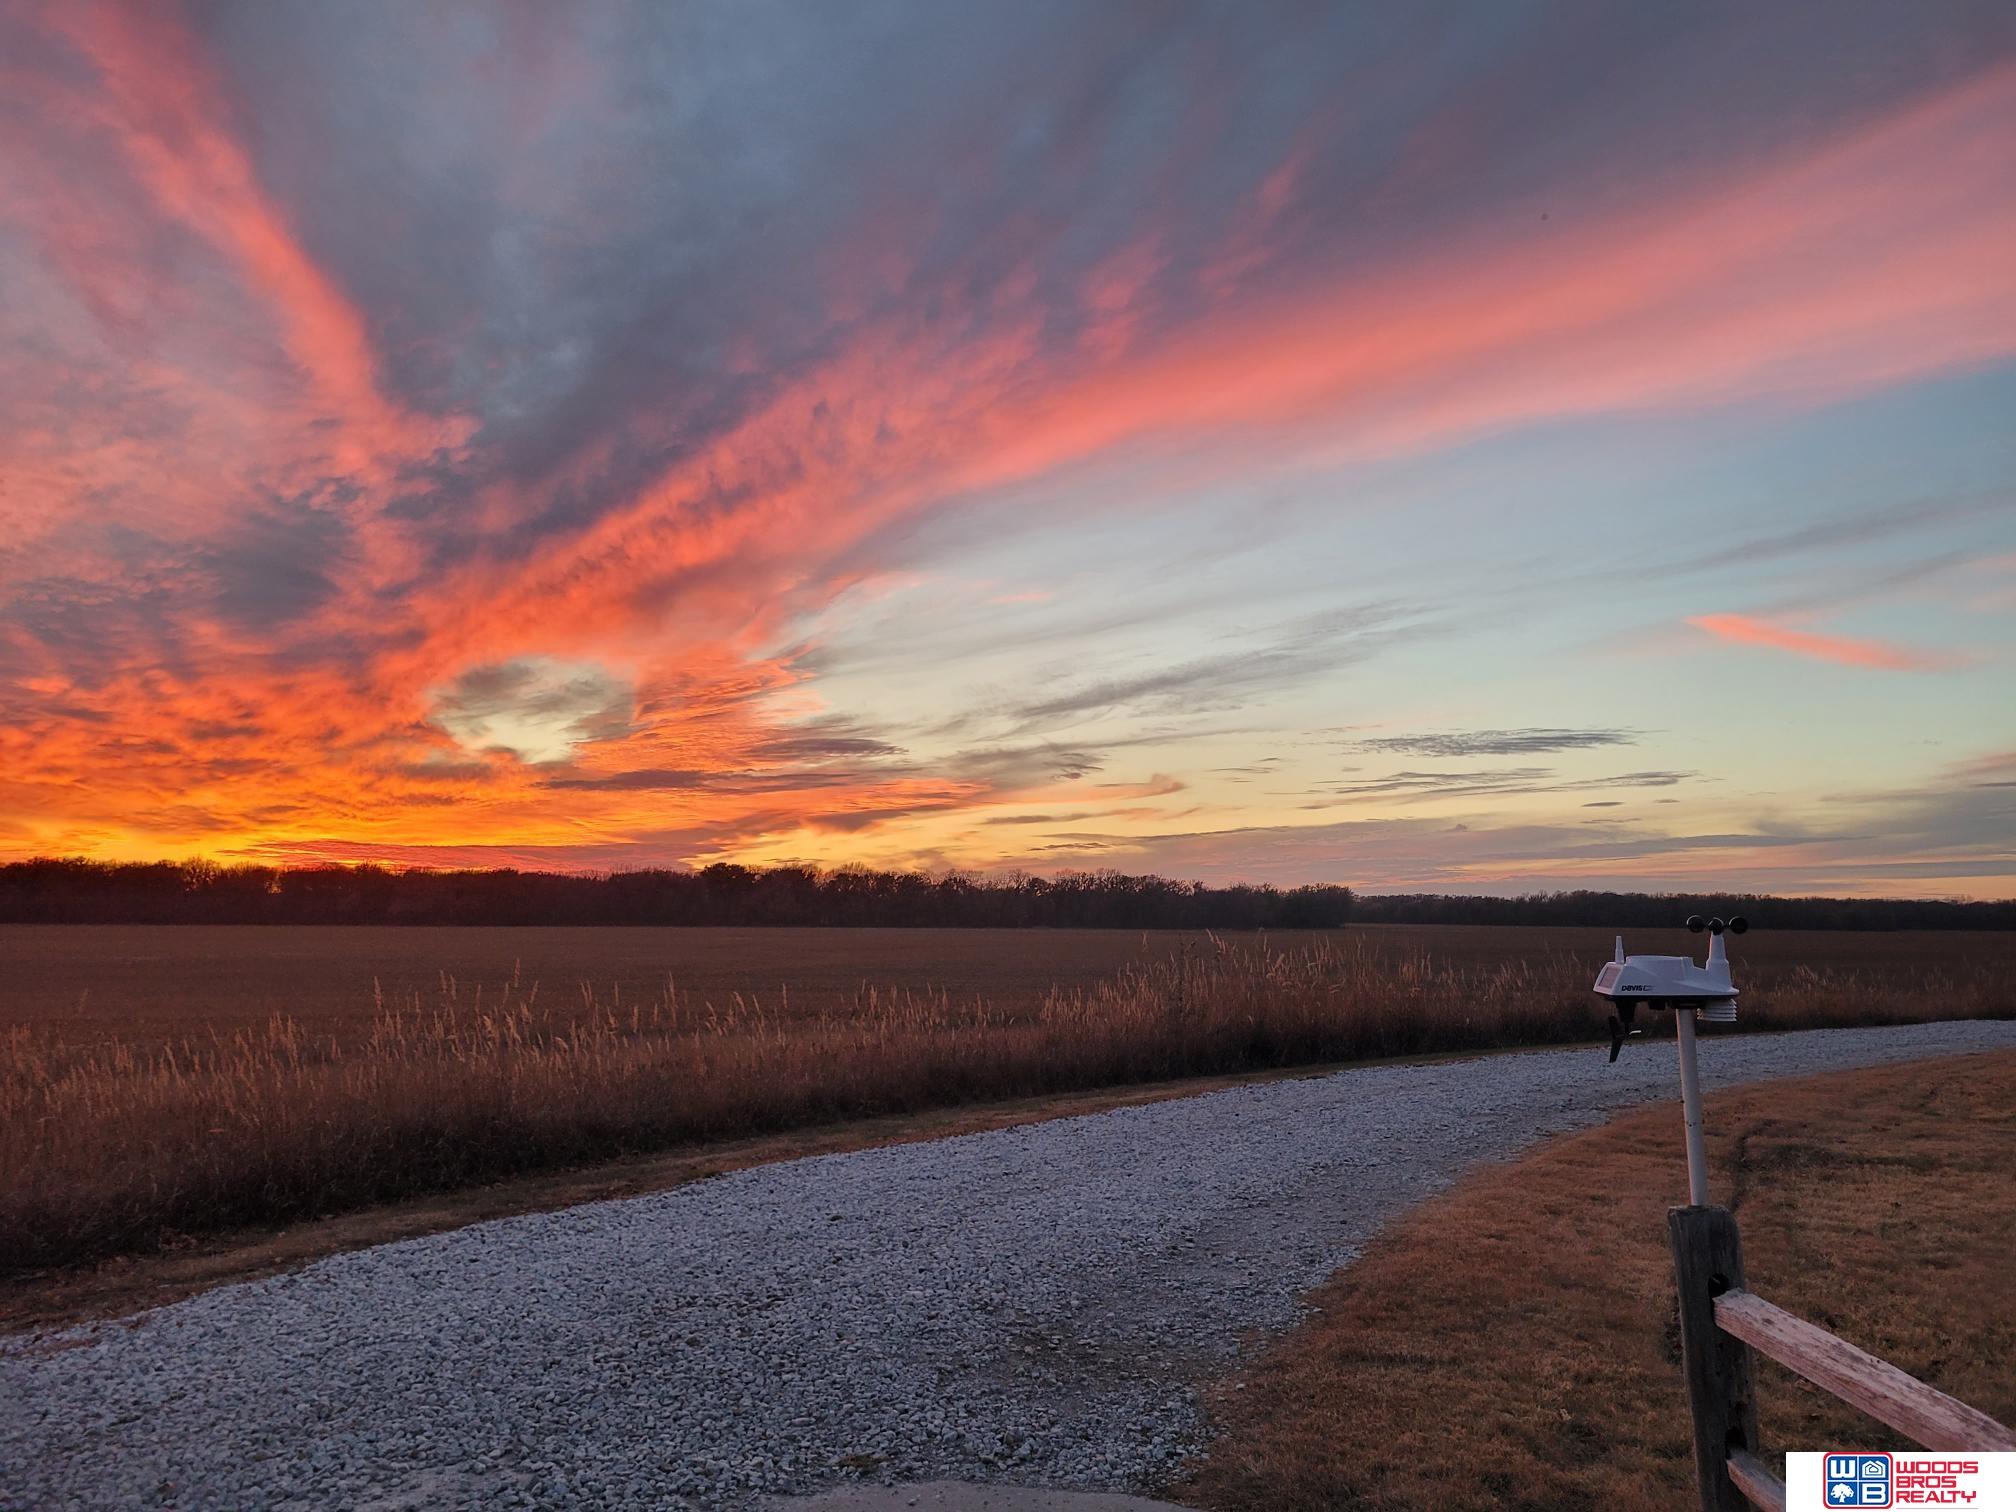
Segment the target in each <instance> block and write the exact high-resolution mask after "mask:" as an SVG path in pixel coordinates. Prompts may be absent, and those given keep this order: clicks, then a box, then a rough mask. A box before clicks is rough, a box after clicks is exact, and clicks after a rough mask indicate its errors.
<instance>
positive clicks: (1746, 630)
mask: <svg viewBox="0 0 2016 1512" xmlns="http://www.w3.org/2000/svg"><path fill="white" fill-rule="evenodd" d="M1687 623H1688V624H1690V625H1692V626H1693V627H1694V628H1695V629H1697V630H1703V631H1706V632H1707V633H1708V634H1709V635H1712V636H1714V637H1715V638H1716V639H1717V640H1725V641H1731V642H1734V643H1735V644H1737V645H1743V646H1763V647H1766V648H1768V649H1770V650H1773V651H1784V652H1788V653H1790V654H1791V655H1793V656H1803V657H1807V658H1809V659H1811V660H1813V661H1824V662H1833V663H1835V664H1836V665H1838V666H1843V667H1867V668H1871V669H1874V670H1877V671H1883V672H1941V671H1946V670H1948V669H1950V668H1952V667H1954V666H1957V665H1958V664H1959V662H1960V658H1958V657H1956V656H1955V655H1953V654H1952V653H1951V652H1944V651H1924V650H1918V649H1915V648H1913V647H1909V646H1899V645H1894V644H1892V643H1890V642H1888V641H1879V640H1861V639H1856V638H1852V637H1849V636H1845V635H1819V634H1815V633H1814V632H1812V631H1808V630H1795V629H1792V628H1791V627H1789V626H1786V625H1778V624H1773V623H1771V622H1770V621H1768V620H1761V619H1753V618H1752V617H1751V616H1749V615H1747V614H1697V615H1694V616H1692V617H1690V618H1689V619H1688V621H1687Z"/></svg>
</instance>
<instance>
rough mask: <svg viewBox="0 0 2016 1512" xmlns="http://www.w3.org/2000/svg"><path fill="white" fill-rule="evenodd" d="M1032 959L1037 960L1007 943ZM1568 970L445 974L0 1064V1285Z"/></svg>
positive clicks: (1447, 1008)
mask: <svg viewBox="0 0 2016 1512" xmlns="http://www.w3.org/2000/svg"><path fill="white" fill-rule="evenodd" d="M1029 938H1030V939H1031V940H1032V941H1033V940H1040V939H1041V938H1043V937H1042V936H1040V935H1032V936H1030V937H1029ZM1592 972H1593V959H1592V958H1587V957H1581V956H1577V955H1570V954H1566V953H1557V954H1550V955H1546V956H1539V957H1528V958H1521V959H1517V960H1513V961H1509V962H1504V961H1501V962H1497V963H1492V962H1489V961H1487V960H1466V959H1451V958H1447V957H1439V956H1435V955H1430V954H1427V953H1423V952H1414V953H1396V952H1395V951H1393V950H1392V949H1390V948H1389V947H1387V946H1386V945H1383V944H1380V943H1377V942H1376V941H1373V942H1368V941H1366V940H1363V939H1360V938H1359V937H1357V936H1356V935H1349V936H1345V937H1342V938H1341V939H1338V940H1335V941H1324V942H1319V943H1314V944H1305V945H1302V946H1299V947H1296V948H1292V949H1285V950H1284V949H1278V948H1275V947H1273V946H1271V945H1268V944H1266V943H1264V942H1263V943H1257V944H1256V943H1242V944H1237V945H1234V944H1228V943H1226V942H1224V941H1218V940H1207V941H1204V942H1202V943H1201V944H1198V943H1192V944H1188V945H1186V946H1185V947H1184V948H1183V949H1182V950H1180V951H1179V952H1178V953H1177V954H1175V955H1173V956H1167V957H1160V958H1154V959H1150V960H1148V961H1146V962H1144V963H1141V964H1136V965H1132V966H1128V967H1126V968H1124V969H1122V970H1121V971H1119V972H1117V973H1115V974H1113V975H1111V976H1110V977H1107V978H1105V979H1103V980H1099V981H1097V982H1095V983H1094V984H1093V985H1091V986H1089V987H1079V988H1073V989H1069V990H1058V991H1053V992H1051V993H1049V994H1048V995H1047V996H1044V997H1042V998H1041V999H1038V1000H1036V1001H1033V1002H1026V1001H1025V1002H1021V1003H1009V1004H999V1003H995V1002H993V1001H990V1000H988V999H985V998H978V997H976V998H971V999H961V998H955V997H953V996H952V995H951V994H950V993H947V992H939V993H926V992H910V991H897V992H892V993H884V992H879V991H876V990H873V989H862V990H860V991H858V992H857V993H856V994H855V995H854V998H853V1000H852V1001H850V1002H845V1003H839V1004H836V1003H834V1002H832V1001H830V1000H821V1001H819V1002H817V1003H815V1004H814V1005H812V1006H810V1007H808V1006H806V1005H804V1004H803V1003H794V1002H793V1001H792V1000H791V997H790V995H789V994H788V993H779V994H778V995H776V996H774V997H770V998H758V997H754V996H744V995H742V994H729V995H727V996H726V998H725V999H711V1000H710V999H696V998H694V997H691V996H689V995H687V994H685V993H683V992H681V991H679V990H677V989H676V988H674V987H673V986H671V985H670V984H667V985H666V986H665V987H664V988H662V989H661V990H659V991H658V992H657V993H655V994H654V995H652V996H651V997H649V998H643V999H640V998H639V997H637V996H636V995H635V994H634V993H632V994H631V995H629V996H627V997H625V996H622V995H621V994H619V993H614V992H612V993H611V994H610V995H609V996H608V997H607V998H603V997H601V996H598V995H597V994H596V993H595V992H593V991H592V990H590V989H587V988H585V987H584V988H582V989H581V990H580V991H579V992H578V993H576V994H573V995H570V996H564V997H561V998H560V999H559V1000H558V1001H556V1000H555V995H553V994H550V993H549V994H546V995H545V996H544V997H542V996H541V994H540V991H539V989H538V986H537V985H536V984H534V983H528V982H526V981H524V980H523V979H522V978H521V979H519V980H515V981H512V982H509V983H507V984H506V985H505V986H503V987H502V988H500V989H494V990H491V991H488V992H484V991H476V990H469V989H464V988H463V987H462V986H460V985H459V984H457V983H456V982H455V981H454V980H453V979H452V978H446V977H444V978H443V979H442V980H441V981H440V982H439V984H438V986H437V987H436V989H435V991H434V992H432V993H431V994H427V995H422V994H420V993H417V992H415V993H409V994H406V995H403V996H381V998H380V1000H379V1001H378V1002H377V1003H376V1004H375V1005H374V1006H373V1009H372V1012H371V1014H370V1016H369V1018H368V1020H367V1021H366V1022H365V1024H364V1025H363V1027H362V1028H361V1029H358V1028H353V1029H352V1030H350V1031H348V1032H346V1033H344V1034H341V1035H339V1034H336V1033H333V1032H332V1033H315V1032H310V1031H308V1030H305V1029H304V1028H302V1027H301V1025H299V1024H298V1023H297V1022H296V1021H294V1020H293V1019H291V1018H286V1017H274V1018H272V1019H271V1020H269V1021H268V1022H267V1023H266V1024H265V1025H264V1026H262V1027H260V1028H257V1029H236V1030H233V1031H231V1032H228V1033H226V1032H223V1031H219V1030H213V1031H212V1032H211V1033H209V1034H208V1035H200V1036H199V1035H192V1036H186V1037H183V1038H181V1039H172V1038H171V1039H167V1040H165V1041H160V1042H152V1043H141V1044H132V1043H126V1042H120V1041H112V1042H109V1043H108V1042H105V1041H89V1042H84V1043H76V1042H72V1041H69V1040H66V1039H65V1038H64V1037H63V1036H62V1035H60V1034H59V1033H57V1032H54V1031H51V1030H47V1029H39V1030H38V1029H31V1028H16V1029H14V1030H12V1031H9V1033H8V1036H7V1038H6V1039H5V1041H4V1043H0V1275H9V1274H13V1275H18V1274H20V1273H22V1272H24V1271H33V1270H38V1269H45V1268H52V1267H61V1266H73V1265H76V1264H79V1263H83V1262H88V1261H92V1260H95V1259H98V1258H101V1257H104V1256H107V1255H115V1254H123V1253H138V1252H146V1251H149V1250H154V1249H159V1248H162V1247H172V1246H174V1245H176V1244H177V1243H180V1242H184V1241H185V1240H186V1237H187V1236H190V1235H199V1234H211V1233H218V1232H222V1231H228V1230H231V1229H235V1228H239V1227H243V1226H249V1225H257V1224H267V1223H285V1222H289V1221H293V1220H296V1219H301V1218H313V1217H317V1216H320V1215H324V1214H329V1213H336V1212H344V1211H352V1210H356V1209H359V1208H363V1207H369V1206H372V1205H375V1204H379V1203H384V1202H388V1201H392V1200H396V1199H399V1198H402V1197H406V1196H410V1195H414V1194H419V1193H427V1192H438V1191H445V1190H453V1189H456V1188H460V1187H464V1186H468V1185H472V1184H475V1183H479V1182H483V1181H489V1180H495V1179H498V1178H503V1177H509V1176H512V1175H516V1174H519V1173H524V1172H529V1171H536V1170H546V1169H554V1168H557V1167H563V1166H568V1165H574V1164H579V1163H583V1162H589V1161H599V1160H606V1159H612V1158H621V1157H625V1156H629V1155H633V1154H636V1153H639V1152H645V1151H652V1150H664V1149H669V1148H676V1147H679V1146H683V1145H690V1144H696V1143H701V1142H705V1141H712V1140H720V1139H730V1138H736V1137H746V1136H749V1135H754V1134H760V1133H763V1132H766V1131H772V1130H778V1129H788V1128H797V1127H803V1126H807V1125H812V1124H822V1123H830V1122H834V1121H837V1120H841V1119H847V1118H860V1117H871V1116H875V1115H884V1114H891V1113H902V1112H910V1111H915V1110H919V1109H925V1108H941V1107H949V1106H956V1105H959V1104H963V1103H970V1102H977V1101H983V1100H995V1099H1003V1098H1013V1097H1026V1096H1034V1095H1039V1094H1046V1093H1056V1092H1065V1091H1072V1090H1076V1089H1081V1088H1088V1087H1100V1086H1118V1085H1128V1084H1135V1083H1141V1082H1150V1081H1161V1080H1167V1079H1171V1078H1176V1077H1184V1076H1195V1075H1205V1074H1212V1073H1223V1072H1234V1071H1246V1070H1255V1069H1264V1068H1270V1067H1281V1066H1293V1065H1304V1064H1311V1063H1320V1062H1328V1061H1341V1060H1351V1059H1360V1058H1367V1057H1380V1056H1395V1055H1410V1054H1421V1053H1433V1052H1437V1051H1446V1050H1462V1049H1472V1048H1482V1047H1487V1046H1495V1045H1524V1044H1544V1043H1551V1042H1558V1041H1563V1040H1574V1039H1581V1038H1585V1037H1589V1036H1591V1035H1593V1034H1594V1033H1595V1025H1596V1018H1597V1015H1596V1011H1595V1009H1594V1006H1593V1003H1592V1000H1591V999H1590V997H1589V993H1588V985H1589V980H1590V976H1591V974H1592ZM1998 980H1999V978H1998V974H1997V973H1996V972H1994V971H1992V970H1990V969H1989V967H1988V966H1987V965H1986V964H1985V963H1975V964H1974V965H1972V966H1968V965H1964V964H1963V965H1961V966H1958V967H1956V968H1953V969H1952V970H1951V972H1950V973H1948V974H1946V975H1944V976H1942V977H1940V978H1939V979H1938V980H1937V981H1936V982H1934V981H1931V980H1929V979H1928V977H1927V974H1926V973H1924V972H1923V971H1922V970H1921V971H1920V972H1919V973H1918V982H1919V985H1918V986H1917V987H1916V988H1915V989H1913V988H1907V987H1906V986H1904V985H1900V984H1899V983H1898V982H1897V981H1894V980H1892V979H1890V978H1887V977H1886V978H1877V977H1873V976H1866V975H1864V974H1861V973H1857V972H1852V971H1850V972H1840V973H1835V974H1826V973H1815V972H1811V971H1807V970H1804V969H1803V968H1802V969H1800V970H1797V971H1793V972H1790V973H1786V974H1783V975H1782V976H1781V979H1780V980H1779V981H1777V982H1776V984H1775V985H1772V986H1770V987H1768V988H1767V989H1764V990H1761V991H1758V992H1756V993H1755V994H1754V999H1751V1000H1746V1016H1747V1018H1748V1019H1749V1021H1750V1023H1751V1025H1752V1026H1753V1027H1795V1026H1808V1025H1819V1024H1840V1023H1866V1022H1876V1021H1895V1020H1900V1019H1914V1018H1929V1017H1952V1016H1961V1015H1968V1014H1973V1015H1991V1014H1997V1013H2002V1012H2007V1011H2009V1004H2008V1002H2007V1000H2006V999H2005V998H2000V997H1998V996H1997V990H1998V986H1997V984H1998Z"/></svg>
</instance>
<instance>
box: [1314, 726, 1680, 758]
mask: <svg viewBox="0 0 2016 1512" xmlns="http://www.w3.org/2000/svg"><path fill="white" fill-rule="evenodd" d="M1641 733H1642V732H1640V731H1638V730H1607V729H1594V730H1558V729H1548V728H1544V727H1540V728H1532V729H1523V730H1445V731H1437V732H1433V733H1430V734H1422V735H1373V736H1367V737H1366V738H1365V739H1363V740H1357V741H1353V742H1351V748H1352V749H1354V750H1360V751H1379V752H1382V753H1384V754H1386V755H1390V756H1453V757H1462V756H1537V755H1541V754H1543V753H1546V752H1550V751H1588V750H1595V749H1597V748H1599V747H1602V746H1620V745H1636V744H1637V743H1638V740H1639V739H1640V736H1641Z"/></svg>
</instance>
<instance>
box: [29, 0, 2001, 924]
mask: <svg viewBox="0 0 2016 1512" xmlns="http://www.w3.org/2000/svg"><path fill="white" fill-rule="evenodd" d="M2012 695H2016V9H2012V8H2011V7H2010V6H2009V5H2008V4H2007V0H1984V3H1979V4H1970V3H1948V0H1927V3H1921V4H1914V5H1910V6H1898V5H1893V4H1887V3H1884V4H1857V3H1845V0H1830V3H1826V4H1813V5H1801V4H1783V5H1772V6H1754V5H1743V4H1721V3H1708V4H1701V5H1690V6H1649V5H1616V4H1608V3H1605V4H1595V3H1590V4H1581V3H1575V4H1539V3H1513V0H1502V3H1499V0H1494V3H1489V4H1476V5H1467V6H1466V5H1454V4H1452V5H1446V6H1394V5H1387V4H1362V5H1361V4H1348V3H1343V0H1336V3H1331V0H1324V3H1306V4H1305V3H1275V0H1242V3H1226V4H1181V3H1175V0H1161V3H1153V4H1143V3H1128V0H1112V3H1106V4H1098V5H1088V4H1085V3H1083V0H1065V3H1047V0H1012V3H1011V0H970V3H962V4H957V5H945V4H941V3H923V0H920V3H900V4H892V3H885V0H849V3H847V4H844V5H822V4H815V3H811V0H792V3H772V0H738V3H736V4H732V5H728V4H700V3H694V4H657V3H654V4H648V5H646V4H640V5H635V6H628V5H607V4H594V3H582V4H570V5H566V6H554V5H546V4H538V3H523V4H511V3H502V0H493V3H486V4H480V5H467V4H457V3H452V0H432V3H429V4H427V5H424V6H420V5H410V4H406V3H404V0H397V3H392V0H382V3H381V0H350V3H345V4H343V5H330V4H326V3H321V0H313V3H297V0H256V3H245V4H187V5H181V6H177V5H175V4H172V3H167V0H161V3H150V4H146V5H136V6H124V5H102V4H97V3H93V0H56V3H49V4H40V3H34V0H0V859H4V858H18V857H27V856H34V855H84V856H94V857H100V858H105V859H143V858H145V859H151V858H182V857H197V856H205V857H212V858H215V859H217V860H220V861H227V862H229V861H255V862H268V863H273V862H282V863H309V862H318V861H340V862H351V861H367V860H369V861H380V862H386V863H390V864H395V865H418V866H464V865H481V866H488V865H509V866H519V867H535V868H545V869H565V870H591V871H601V870H611V869H625V868H634V867H643V866H682V865H704V864H707V863H710V862H714V861H722V860H727V861H737V862H742V863H746V864H756V865H770V864H783V863H801V862H802V863H811V864H817V865H821V866H837V865H845V864H850V863H862V864H867V865H871V866H878V867H879V866H896V867H925V868H933V869H936V868H943V867H948V866H956V867H962V868H969V869H973V870H980V871H994V872H998V871H1008V870H1014V869H1025V870H1029V871H1035V872H1050V871H1058V870H1065V869H1073V870H1075V869H1085V868H1109V867H1110V868H1118V869H1122V870H1128V871H1157V872H1162V873H1165V874H1170V875H1176V876H1182V877H1195V878H1201V879H1205V880H1211V881H1221V882H1222V881H1231V880H1246V881H1257V882H1272V883H1277V884H1283V885H1287V884H1293V883H1300V882H1312V881H1327V882H1343V883H1348V884H1351V885H1354V886H1358V887H1361V888H1364V889H1367V890H1371V891H1438V892H1483V893H1506V892H1528V891H1536V890H1544V889H1553V888H1563V887H1624V888H1634V889H1638V888H1646V889H1657V888H1717V889H1721V888H1728V889H1745V890H1752V889H1754V890H1761V891H1771V892H1788V893H1803V892H1826V893H1835V894H1878V895H1892V896H1954V897H2009V896H2011V895H2012V893H2016V696H2012Z"/></svg>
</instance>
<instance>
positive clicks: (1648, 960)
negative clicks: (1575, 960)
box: [1594, 914, 1750, 1207]
mask: <svg viewBox="0 0 2016 1512" xmlns="http://www.w3.org/2000/svg"><path fill="white" fill-rule="evenodd" d="M1749 927H1750V926H1749V924H1748V923H1747V922H1746V921H1745V920H1743V919H1741V918H1732V919H1729V920H1727V921H1726V922H1725V921H1724V920H1722V919H1703V918H1702V917H1701V916H1700V915H1699V914H1695V915H1694V916H1693V917H1691V918H1689V919H1688V921H1687V928H1688V930H1689V931H1690V932H1691V933H1693V934H1700V933H1701V932H1702V931H1703V930H1704V929H1705V930H1706V931H1707V932H1708V934H1709V936H1710V939H1709V941H1708V959H1707V961H1706V962H1704V963H1702V964H1700V965H1696V964H1695V961H1694V958H1693V957H1692V956H1670V955H1626V954H1625V953H1624V936H1622V935H1619V936H1617V954H1616V956H1615V957H1614V958H1613V959H1611V960H1610V961H1608V962H1606V963H1605V964H1604V967H1603V969H1602V970H1601V971H1599V972H1598V973H1597V974H1596V986H1595V989H1594V990H1595V993H1596V995H1597V996H1598V997H1600V998H1606V999H1608V1000H1609V1003H1610V1008H1611V1012H1610V1059H1611V1061H1612V1062H1613V1063H1614V1062H1615V1061H1616V1059H1617V1052H1618V1051H1620V1050H1622V1049H1623V1048H1624V1041H1625V1040H1626V1039H1628V1038H1630V1037H1631V1036H1632V1035H1634V1034H1639V1033H1642V1032H1643V1031H1642V1030H1640V1029H1639V1028H1638V1027H1637V1017H1638V1010H1639V1009H1640V1008H1654V1009H1662V1008H1670V1009H1672V1010H1673V1030H1674V1036H1675V1038H1676V1039H1677V1040H1678V1041H1679V1044H1680V1101H1681V1105H1682V1107H1683V1108H1684V1110H1685V1113H1686V1119H1687V1200H1688V1201H1689V1202H1691V1203H1693V1204H1695V1205H1696V1206H1697V1207H1698V1206H1701V1205H1703V1204H1705V1203H1706V1202H1707V1201H1708V1151H1707V1146H1706V1145H1705V1144H1704V1142H1703V1140H1702V1136H1701V1067H1700V1060H1699V1057H1698V1056H1697V1055H1696V1054H1695V1046H1694V1025H1695V1019H1696V1017H1697V1016H1698V1017H1700V1018H1701V1019H1703V1020H1705V1021H1707V1022H1708V1023H1711V1024H1733V1023H1735V1022H1736V988H1735V986H1734V985H1733V984H1732V983H1731V981H1730V979H1729V951H1728V948H1727V946H1726V945H1725V944H1724V936H1725V935H1732V934H1739V935H1740V934H1742V933H1743V932H1744V931H1745V930H1747V929H1748V928H1749Z"/></svg>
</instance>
